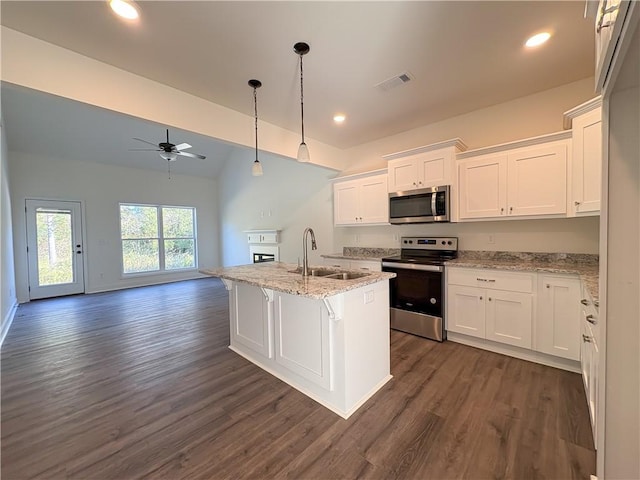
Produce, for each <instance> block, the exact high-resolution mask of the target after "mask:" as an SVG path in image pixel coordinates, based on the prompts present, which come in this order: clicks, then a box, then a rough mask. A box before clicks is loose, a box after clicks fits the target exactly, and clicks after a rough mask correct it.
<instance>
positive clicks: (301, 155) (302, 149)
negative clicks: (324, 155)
mask: <svg viewBox="0 0 640 480" xmlns="http://www.w3.org/2000/svg"><path fill="white" fill-rule="evenodd" d="M297 159H298V161H299V162H300V163H307V162H308V161H309V160H310V157H309V148H307V144H306V143H304V142H302V143H301V144H300V146H299V147H298V156H297Z"/></svg>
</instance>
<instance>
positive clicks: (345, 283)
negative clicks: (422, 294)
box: [200, 262, 396, 299]
mask: <svg viewBox="0 0 640 480" xmlns="http://www.w3.org/2000/svg"><path fill="white" fill-rule="evenodd" d="M296 268H297V265H295V264H292V263H282V262H265V263H252V264H249V265H239V266H236V267H221V268H212V269H207V270H200V272H201V273H204V274H205V275H210V276H212V277H218V278H222V279H225V280H232V281H235V282H242V283H246V284H248V285H254V286H256V287H261V288H266V289H270V290H277V291H279V292H284V293H289V294H291V295H299V296H301V297H308V298H315V299H323V298H327V297H331V296H333V295H338V294H340V293H344V292H348V291H349V290H355V289H356V288H360V287H363V286H365V285H371V284H373V283H378V282H382V281H387V280H389V279H390V278H393V277H395V276H396V274H395V273H390V272H368V275H366V276H364V277H360V278H354V279H352V280H336V279H331V278H323V277H312V276H309V277H306V278H305V277H303V276H302V275H301V274H299V273H291V271H292V270H295V269H296ZM310 268H322V269H325V270H333V271H335V272H340V271H344V270H343V269H339V268H330V267H326V266H322V267H320V266H312V267H310ZM358 273H361V272H358Z"/></svg>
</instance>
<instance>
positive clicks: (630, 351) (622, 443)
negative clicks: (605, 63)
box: [598, 5, 640, 479]
mask: <svg viewBox="0 0 640 480" xmlns="http://www.w3.org/2000/svg"><path fill="white" fill-rule="evenodd" d="M636 7H638V6H637V5H636ZM636 22H637V23H636V31H635V35H634V37H633V40H632V42H631V46H630V49H629V51H628V52H627V54H626V57H625V61H624V63H623V65H622V67H621V70H620V74H619V77H618V78H617V80H616V82H615V84H614V87H613V92H612V93H611V96H610V98H609V99H608V102H607V103H608V110H609V138H608V140H609V165H608V197H607V200H608V202H607V203H608V208H607V220H608V221H607V225H606V228H605V229H603V230H605V232H604V233H605V234H606V240H607V269H606V271H605V272H602V273H604V274H605V282H606V293H605V299H604V308H605V318H604V327H605V332H604V333H605V338H606V346H605V349H604V350H605V351H604V355H605V356H606V359H604V360H605V361H604V362H602V360H601V362H602V363H601V367H602V365H603V363H604V370H606V376H605V377H604V379H603V378H602V376H601V380H602V379H603V380H604V383H601V384H600V388H601V389H603V390H604V392H603V393H604V399H605V405H604V414H605V419H604V421H605V423H606V425H605V428H604V432H602V433H601V435H602V434H604V455H603V454H602V453H601V450H599V451H598V454H599V456H598V459H599V460H601V459H602V458H603V457H604V465H598V475H599V477H600V478H609V479H621V478H640V455H639V454H640V296H639V293H640V136H639V132H640V62H639V61H638V59H640V16H636ZM631 31H633V30H631ZM601 308H602V304H601ZM601 330H602V323H601ZM601 355H602V351H601ZM602 371H603V369H602V368H600V372H602ZM600 398H601V399H602V398H603V396H602V395H601V396H600ZM600 413H602V410H600ZM600 446H601V447H602V443H601V444H600ZM602 467H604V468H602Z"/></svg>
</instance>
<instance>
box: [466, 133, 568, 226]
mask: <svg viewBox="0 0 640 480" xmlns="http://www.w3.org/2000/svg"><path fill="white" fill-rule="evenodd" d="M570 136H571V132H560V133H557V134H552V135H545V136H543V137H537V138H533V139H527V140H522V141H519V142H513V143H509V144H504V145H498V146H495V147H487V148H482V149H478V150H474V151H470V152H465V153H463V154H460V155H458V160H459V161H458V187H459V188H458V209H459V210H458V212H459V219H460V221H464V220H475V219H494V218H507V217H513V218H517V217H530V216H538V215H549V216H551V215H553V216H558V215H565V214H566V212H567V168H568V151H569V138H570Z"/></svg>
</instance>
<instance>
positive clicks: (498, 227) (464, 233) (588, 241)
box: [334, 217, 599, 254]
mask: <svg viewBox="0 0 640 480" xmlns="http://www.w3.org/2000/svg"><path fill="white" fill-rule="evenodd" d="M598 225H599V222H598V217H585V218H568V219H562V218H561V219H547V220H503V221H495V222H466V223H440V224H437V223H435V224H434V223H431V224H420V225H388V226H387V225H384V226H378V227H340V228H336V233H335V235H334V243H335V244H336V245H337V246H338V247H342V246H348V247H365V246H366V247H390V248H400V241H399V240H400V237H401V236H411V235H416V236H421V235H425V236H429V235H433V236H446V237H458V241H459V243H458V248H459V249H460V250H490V251H509V252H564V253H593V254H597V253H598V228H599V227H598ZM490 237H492V238H490ZM491 241H493V243H491Z"/></svg>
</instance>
